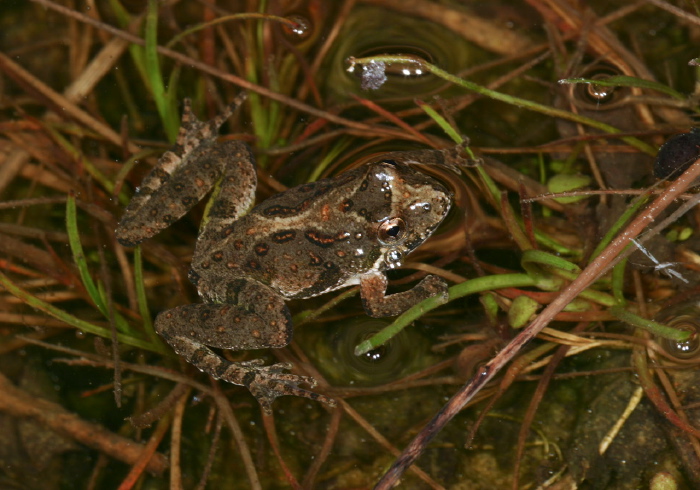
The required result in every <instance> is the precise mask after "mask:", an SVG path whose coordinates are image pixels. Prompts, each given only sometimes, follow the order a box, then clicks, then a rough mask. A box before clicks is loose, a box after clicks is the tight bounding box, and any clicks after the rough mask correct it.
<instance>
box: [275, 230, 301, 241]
mask: <svg viewBox="0 0 700 490" xmlns="http://www.w3.org/2000/svg"><path fill="white" fill-rule="evenodd" d="M296 236H297V232H296V231H294V230H283V231H278V232H275V233H273V234H272V236H271V238H272V241H273V242H275V243H280V244H282V243H287V242H291V241H292V240H294V239H295V238H296Z"/></svg>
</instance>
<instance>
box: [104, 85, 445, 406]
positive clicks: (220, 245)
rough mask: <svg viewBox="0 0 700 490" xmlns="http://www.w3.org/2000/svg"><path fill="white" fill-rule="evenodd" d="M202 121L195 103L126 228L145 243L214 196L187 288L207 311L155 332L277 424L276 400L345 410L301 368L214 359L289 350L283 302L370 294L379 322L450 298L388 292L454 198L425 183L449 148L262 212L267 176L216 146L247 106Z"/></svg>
mask: <svg viewBox="0 0 700 490" xmlns="http://www.w3.org/2000/svg"><path fill="white" fill-rule="evenodd" d="M243 98H244V96H243V95H240V96H238V97H236V99H235V100H234V101H233V103H232V104H230V105H229V106H228V107H226V109H225V110H223V111H222V112H221V114H219V115H218V116H216V117H214V118H213V119H211V120H210V121H206V122H205V121H200V120H199V119H197V117H196V116H195V115H194V114H193V112H192V108H191V102H190V101H189V100H187V99H186V100H185V101H184V109H183V115H182V122H181V127H180V130H179V133H178V137H177V141H176V144H175V145H174V146H173V148H171V149H170V150H168V151H166V152H165V153H164V154H163V155H162V157H161V158H160V159H159V161H158V163H157V164H156V165H155V166H154V167H153V169H152V170H151V171H150V173H149V174H148V175H147V176H146V177H145V178H144V180H143V182H142V184H141V186H140V187H138V188H137V189H136V191H135V194H134V196H133V198H132V200H131V201H130V203H129V204H128V205H127V207H126V210H125V211H124V214H123V216H122V218H121V220H120V222H119V224H118V226H117V229H116V238H117V240H118V241H119V243H121V244H122V245H124V246H136V245H138V244H140V243H141V242H143V241H144V240H146V239H148V238H151V237H153V236H154V235H156V234H157V233H159V232H160V231H161V230H163V229H165V228H166V227H168V226H170V225H171V224H172V223H174V222H175V221H177V220H178V219H180V218H181V217H182V216H184V215H185V214H186V213H187V212H188V211H189V210H190V209H191V208H192V207H193V206H194V205H195V204H197V203H198V202H199V201H200V200H202V199H203V198H204V197H205V195H207V194H208V193H209V192H211V193H212V196H211V198H210V200H209V205H208V212H207V213H206V216H205V218H204V219H203V220H202V225H201V226H200V232H199V235H198V237H197V241H196V244H195V249H194V254H193V256H192V262H191V269H190V272H189V279H190V281H191V282H192V283H193V284H194V286H195V287H196V289H197V291H198V292H199V296H200V298H201V301H202V302H200V303H193V304H188V305H183V306H178V307H175V308H173V309H170V310H166V311H164V312H161V313H159V314H158V315H157V317H156V319H155V322H154V328H155V330H156V332H157V333H158V334H159V335H160V336H161V337H162V338H163V339H164V340H165V341H166V342H167V343H168V344H169V345H170V346H171V347H172V348H173V350H174V351H175V352H176V353H177V354H179V355H180V356H182V357H184V358H185V359H186V360H187V361H188V362H189V363H191V364H192V365H194V366H195V367H197V368H198V369H199V370H201V371H203V372H205V373H207V374H209V375H211V376H212V377H214V378H216V379H221V380H224V381H226V382H229V383H233V384H235V385H240V386H244V387H246V388H247V389H248V390H249V391H250V393H251V394H252V395H253V396H254V397H255V398H256V399H257V400H258V402H259V403H260V405H261V407H262V409H263V411H264V413H266V414H270V413H271V411H272V404H273V402H274V400H275V399H276V398H277V397H279V396H282V395H294V396H299V397H303V398H308V399H312V400H318V401H320V402H323V403H325V404H327V405H329V406H335V401H334V400H333V399H332V398H330V397H328V396H326V395H322V394H319V393H316V392H314V391H311V390H307V389H305V388H303V387H302V386H301V385H308V386H309V387H310V388H314V387H315V386H316V380H315V379H314V378H312V377H310V376H302V375H297V374H294V373H292V372H290V370H291V369H292V365H291V364H290V363H277V364H272V365H269V366H265V365H264V362H263V361H262V360H260V359H254V360H248V361H240V362H232V361H229V360H227V359H225V358H224V357H222V356H221V355H219V354H218V353H216V352H215V351H214V350H212V348H215V349H225V350H232V351H247V350H255V349H264V348H281V347H285V346H287V345H288V344H289V343H290V342H291V340H292V333H293V326H292V319H291V314H290V310H289V308H288V306H287V304H286V302H287V301H289V300H293V299H306V298H311V297H315V296H318V295H322V294H325V293H328V292H331V291H335V290H337V289H340V288H345V287H349V286H359V290H360V296H361V301H362V305H363V307H364V309H365V311H366V312H367V314H368V315H370V316H371V317H386V316H395V315H398V314H400V313H402V312H404V311H406V310H407V309H408V308H410V307H412V306H413V305H415V304H417V303H419V302H420V301H423V300H425V299H427V298H431V297H437V298H438V300H439V302H440V303H444V302H446V301H447V299H448V293H447V283H446V282H445V281H444V280H443V279H442V278H439V277H438V276H435V275H428V276H426V277H424V278H423V279H422V280H421V281H420V282H419V283H418V284H416V285H415V286H414V287H412V288H411V289H409V290H407V291H403V292H395V293H393V294H387V292H386V291H387V285H388V280H387V277H386V271H388V270H391V269H396V268H398V267H399V266H401V263H402V261H403V259H404V257H405V256H406V255H408V254H409V253H410V252H412V251H413V250H415V249H416V248H418V246H420V245H421V244H422V243H423V242H425V240H426V239H427V238H428V237H430V236H431V235H432V233H433V232H434V231H435V230H436V229H437V227H438V226H439V225H440V223H441V222H442V221H443V219H444V218H445V216H446V215H447V214H448V211H449V210H450V207H451V205H452V201H453V194H452V192H451V191H449V190H448V189H447V188H446V187H445V186H444V185H443V184H442V183H441V182H439V181H438V180H437V179H435V178H433V177H431V176H429V175H427V174H425V173H423V172H420V171H418V170H417V169H416V165H418V164H421V163H428V164H436V165H442V164H444V161H445V156H444V154H442V153H440V151H439V150H413V151H405V152H401V151H397V152H392V153H387V154H384V155H382V156H381V157H380V158H377V159H374V160H372V161H370V162H369V163H366V164H364V165H362V166H360V167H358V168H355V169H352V170H347V171H345V172H342V173H340V174H339V175H337V176H334V177H330V178H324V179H321V180H318V181H315V182H311V183H307V184H303V185H300V186H297V187H293V188H291V189H288V190H286V191H284V192H281V193H278V194H276V195H274V196H272V197H270V198H268V199H266V200H264V201H262V202H261V203H259V204H257V205H254V204H255V192H256V188H257V168H256V163H255V158H254V155H253V152H252V150H251V148H250V147H249V146H248V145H247V144H246V143H244V142H243V141H240V140H234V139H225V140H224V141H219V128H220V126H221V125H222V124H223V123H224V122H225V121H226V120H227V119H228V118H229V117H230V116H231V115H232V114H233V113H234V111H235V110H236V108H237V107H238V106H240V105H241V103H242V101H243Z"/></svg>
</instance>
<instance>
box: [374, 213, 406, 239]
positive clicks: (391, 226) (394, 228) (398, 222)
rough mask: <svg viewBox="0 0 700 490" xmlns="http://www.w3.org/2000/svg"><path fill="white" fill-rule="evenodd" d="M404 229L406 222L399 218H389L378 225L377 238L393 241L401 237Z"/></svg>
mask: <svg viewBox="0 0 700 490" xmlns="http://www.w3.org/2000/svg"><path fill="white" fill-rule="evenodd" d="M405 231H406V223H405V222H404V220H402V219H401V218H391V219H388V220H386V221H384V222H382V223H381V224H380V225H379V231H378V233H379V240H380V241H382V242H384V243H393V242H396V241H398V240H400V239H401V238H403V235H404V232H405Z"/></svg>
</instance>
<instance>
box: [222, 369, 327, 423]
mask: <svg viewBox="0 0 700 490" xmlns="http://www.w3.org/2000/svg"><path fill="white" fill-rule="evenodd" d="M261 364H262V361H261V360H259V359H256V360H254V361H248V362H241V363H237V364H235V365H232V367H234V366H235V367H236V368H237V369H242V370H245V371H246V372H245V374H244V375H243V379H242V384H243V385H244V386H245V387H246V388H248V389H249V390H250V392H251V393H252V394H253V396H254V397H255V398H257V400H258V402H259V403H260V405H261V406H262V409H263V411H264V412H265V413H266V414H267V415H270V414H271V413H272V403H273V402H274V400H275V398H277V397H278V396H283V395H292V396H299V397H302V398H309V399H310V400H316V401H320V402H323V403H325V404H326V405H328V406H330V407H335V406H336V402H335V400H333V399H332V398H329V397H327V396H325V395H321V394H319V393H314V392H313V391H308V390H305V389H303V388H299V386H298V385H299V384H301V383H305V384H307V385H309V386H310V387H311V388H313V387H314V386H316V380H315V379H314V378H312V377H310V376H299V375H296V374H292V373H285V371H287V370H289V369H290V368H291V367H292V365H291V364H289V363H279V364H273V365H271V366H261ZM235 378H236V379H240V372H239V373H237V374H236V376H235ZM221 379H224V380H226V381H231V382H234V383H236V384H239V382H237V381H233V380H227V379H226V376H225V375H224V376H222V378H221Z"/></svg>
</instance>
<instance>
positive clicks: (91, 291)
mask: <svg viewBox="0 0 700 490" xmlns="http://www.w3.org/2000/svg"><path fill="white" fill-rule="evenodd" d="M66 231H67V232H68V244H69V245H70V250H71V252H72V254H73V262H75V265H76V266H77V267H78V273H79V274H80V280H81V281H82V283H83V286H84V287H85V290H86V291H87V293H88V296H90V299H91V300H92V302H93V303H94V304H95V306H96V307H97V309H99V310H100V313H102V314H103V315H105V316H108V312H107V306H106V304H105V302H104V298H103V296H102V295H101V294H100V292H99V289H98V287H97V285H96V284H95V281H93V280H92V276H91V275H90V271H89V269H88V265H87V260H86V259H85V253H84V252H83V245H82V244H81V243H80V233H79V232H78V219H77V209H76V205H75V197H74V196H68V200H67V201H66Z"/></svg>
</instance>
